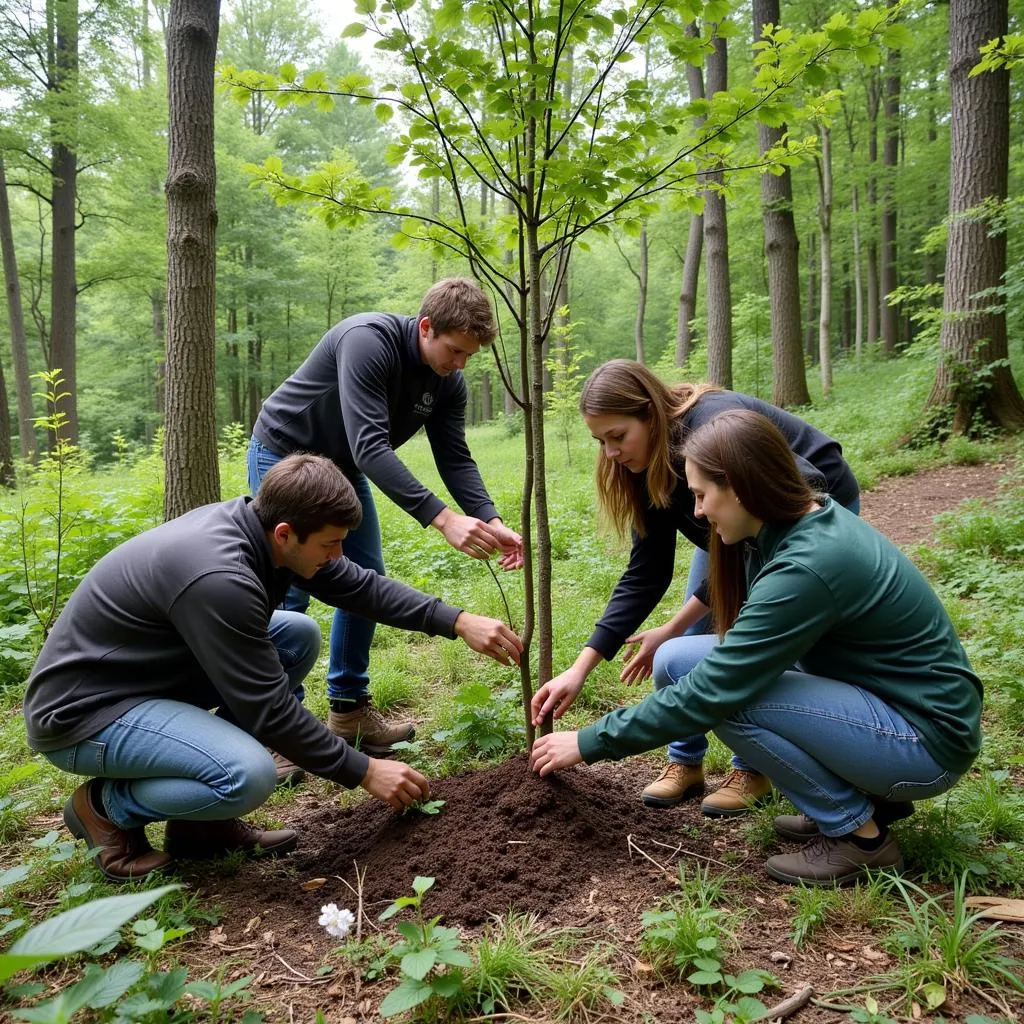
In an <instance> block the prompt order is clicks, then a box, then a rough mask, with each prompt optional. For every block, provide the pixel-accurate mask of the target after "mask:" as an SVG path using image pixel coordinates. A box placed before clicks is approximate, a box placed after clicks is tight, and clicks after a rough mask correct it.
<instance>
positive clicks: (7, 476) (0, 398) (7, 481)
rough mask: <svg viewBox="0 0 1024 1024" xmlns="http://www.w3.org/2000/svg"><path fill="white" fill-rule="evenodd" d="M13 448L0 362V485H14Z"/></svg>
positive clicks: (5, 383) (8, 407) (5, 390)
mask: <svg viewBox="0 0 1024 1024" xmlns="http://www.w3.org/2000/svg"><path fill="white" fill-rule="evenodd" d="M15 483H16V478H15V473H14V449H13V448H12V446H11V407H10V404H9V403H8V401H7V380H6V378H5V377H4V367H3V363H2V362H0V487H14V485H15Z"/></svg>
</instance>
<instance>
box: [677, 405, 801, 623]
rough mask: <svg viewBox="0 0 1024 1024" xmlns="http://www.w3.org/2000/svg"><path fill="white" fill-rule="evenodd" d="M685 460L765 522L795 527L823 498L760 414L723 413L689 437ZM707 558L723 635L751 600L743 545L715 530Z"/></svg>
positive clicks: (780, 436)
mask: <svg viewBox="0 0 1024 1024" xmlns="http://www.w3.org/2000/svg"><path fill="white" fill-rule="evenodd" d="M683 455H684V456H685V458H686V462H687V465H692V466H694V467H696V468H697V469H698V470H699V471H700V473H701V475H702V476H704V477H706V478H707V479H708V480H710V481H711V482H712V483H715V484H717V485H718V486H719V487H731V488H732V489H733V491H734V492H735V494H736V497H737V498H738V499H739V501H740V504H742V506H743V507H744V508H745V509H746V510H747V512H749V513H750V514H751V515H752V516H754V518H755V519H760V520H761V522H763V523H795V522H796V521H797V520H798V519H799V518H800V517H801V516H803V515H804V514H805V513H806V512H807V509H808V507H809V506H810V505H811V503H812V502H813V501H814V500H815V499H816V498H817V497H818V495H817V494H816V493H815V492H814V491H813V490H812V489H811V487H810V486H809V484H808V483H807V481H806V480H805V479H804V478H803V476H802V475H801V473H800V470H799V469H798V468H797V464H796V459H795V458H794V456H793V452H792V450H791V449H790V447H789V442H788V441H787V440H786V438H785V437H784V436H783V434H782V432H781V431H780V430H779V428H778V427H776V426H775V424H774V423H772V421H771V420H769V419H768V418H767V417H765V416H762V415H761V414H760V413H759V412H753V411H751V410H749V409H730V410H727V411H725V412H721V413H719V414H718V415H717V416H716V417H715V418H714V419H713V420H711V421H710V422H709V423H705V424H704V426H702V427H700V428H699V429H697V430H695V431H694V432H693V433H692V434H690V436H689V437H688V438H687V439H686V441H685V443H684V445H683ZM708 553H709V555H710V567H709V569H708V593H709V597H710V603H711V617H712V621H713V622H714V624H715V631H716V632H717V633H718V635H719V636H722V635H724V633H725V631H726V630H727V629H728V628H729V627H730V626H731V625H732V624H733V623H734V622H735V621H736V616H737V615H739V612H740V607H741V605H742V604H743V601H744V599H745V598H746V593H747V586H746V574H745V569H744V564H743V545H742V544H723V543H722V539H721V537H719V536H718V533H717V532H716V531H715V530H711V545H710V547H709V549H708Z"/></svg>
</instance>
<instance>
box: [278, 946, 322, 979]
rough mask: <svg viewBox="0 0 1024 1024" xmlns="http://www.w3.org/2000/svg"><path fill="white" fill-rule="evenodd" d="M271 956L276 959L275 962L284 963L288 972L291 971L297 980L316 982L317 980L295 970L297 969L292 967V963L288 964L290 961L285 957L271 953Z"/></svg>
mask: <svg viewBox="0 0 1024 1024" xmlns="http://www.w3.org/2000/svg"><path fill="white" fill-rule="evenodd" d="M270 955H271V956H272V957H274V959H275V960H280V961H281V963H283V964H284V965H285V967H287V968H288V970H289V971H291V972H292V974H294V975H295V977H296V978H301V979H302V980H303V981H316V979H315V978H310V977H309V976H308V975H306V974H303V973H302V972H301V971H297V970H295V968H294V967H292V965H291V964H290V963H288V961H287V960H285V958H284V957H283V956H279V955H278V954H277V953H271V954H270Z"/></svg>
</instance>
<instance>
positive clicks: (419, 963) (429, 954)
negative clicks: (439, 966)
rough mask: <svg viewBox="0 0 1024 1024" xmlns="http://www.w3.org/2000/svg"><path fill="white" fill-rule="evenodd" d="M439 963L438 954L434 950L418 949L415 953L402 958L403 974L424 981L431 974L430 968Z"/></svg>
mask: <svg viewBox="0 0 1024 1024" xmlns="http://www.w3.org/2000/svg"><path fill="white" fill-rule="evenodd" d="M435 963H437V953H435V952H434V950H432V949H418V950H416V952H415V953H406V954H405V956H403V957H402V962H401V968H402V973H403V974H405V975H408V977H410V978H416V980H417V981H422V980H423V979H424V978H425V977H426V976H427V975H428V974H429V973H430V968H431V967H433V966H434V964H435Z"/></svg>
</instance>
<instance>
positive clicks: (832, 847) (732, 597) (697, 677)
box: [532, 410, 982, 884]
mask: <svg viewBox="0 0 1024 1024" xmlns="http://www.w3.org/2000/svg"><path fill="white" fill-rule="evenodd" d="M684 455H685V459H686V481H687V485H688V486H689V489H690V490H691V491H692V492H693V496H694V502H695V512H696V515H697V516H699V517H703V518H706V519H707V521H708V524H709V526H710V528H711V547H710V573H709V598H710V607H711V611H712V615H713V618H714V623H715V627H716V632H717V636H715V635H711V636H684V637H679V638H677V639H674V640H669V641H667V642H666V643H664V644H662V645H661V647H660V648H659V649H658V652H657V654H656V655H655V658H654V681H655V685H656V686H657V687H658V689H657V690H656V692H655V693H653V694H651V695H650V696H649V697H647V698H646V699H645V700H643V701H641V702H640V703H639V704H637V705H635V706H634V707H631V708H623V709H621V710H618V711H614V712H612V713H611V714H609V715H606V716H605V717H604V718H602V719H600V720H599V721H598V722H596V723H594V724H593V725H591V726H588V727H587V728H585V729H583V730H582V731H580V732H579V733H576V732H559V733H554V734H552V735H550V736H544V737H541V738H540V739H539V740H537V742H536V743H535V744H534V747H533V752H532V764H533V768H534V770H535V771H537V772H539V773H540V774H541V775H546V774H548V773H549V772H552V771H555V770H557V769H560V768H565V767H568V766H570V765H573V764H578V763H580V762H581V761H586V762H587V763H592V762H594V761H598V760H602V759H611V760H618V759H620V758H623V757H626V756H628V755H629V754H635V753H640V752H641V751H645V750H650V749H653V748H655V747H658V746H661V745H662V744H664V743H665V742H667V741H669V740H671V739H674V738H675V737H676V736H680V735H686V734H688V733H703V732H708V731H714V732H715V734H716V735H717V736H718V737H719V738H720V739H721V740H722V741H723V742H724V743H725V744H726V745H728V746H729V747H730V748H731V749H732V750H734V751H735V752H736V753H737V754H738V755H739V756H740V757H742V758H743V760H744V761H745V762H746V763H748V764H750V765H751V766H753V767H754V768H755V769H757V770H758V771H760V772H763V773H764V774H765V775H767V776H768V777H769V778H770V779H771V780H772V782H773V783H774V784H775V786H776V787H777V788H778V789H779V790H780V791H781V792H782V793H783V794H785V795H786V796H787V797H788V798H789V799H790V800H791V801H792V802H793V803H794V804H795V805H796V807H797V809H798V810H799V811H800V812H801V814H798V815H783V816H782V817H780V818H778V819H776V828H777V829H778V831H779V832H780V833H781V834H782V835H784V836H786V837H787V838H791V839H796V840H799V841H804V843H805V845H804V846H803V847H802V848H801V849H800V850H799V851H798V852H797V853H793V854H785V855H780V856H775V857H771V858H769V860H768V863H767V865H766V869H767V871H768V873H769V874H770V875H771V876H772V877H773V878H776V879H778V880H779V881H783V882H791V883H799V882H803V883H807V884H832V883H843V882H848V881H852V880H853V879H855V878H857V877H858V876H859V875H860V874H862V873H863V872H864V871H865V870H866V869H869V868H881V867H892V868H895V869H897V870H898V869H900V868H901V867H902V863H903V862H902V857H901V855H900V850H899V847H898V845H897V843H896V840H895V839H894V838H893V837H892V835H891V834H890V833H889V830H888V825H889V823H890V822H892V821H893V820H895V819H896V818H899V817H904V816H906V815H907V814H909V813H910V812H911V811H912V801H914V800H919V799H925V798H928V797H933V796H937V795H938V794H940V793H943V792H945V791H946V790H947V789H949V788H950V787H951V786H952V785H953V784H954V783H955V782H956V781H957V779H959V777H960V776H961V775H962V774H963V772H964V771H966V770H967V768H968V767H969V766H970V764H971V762H972V761H973V760H974V758H975V756H976V755H977V753H978V750H979V748H980V745H981V735H980V719H981V698H982V688H981V683H980V682H979V680H978V677H977V676H976V675H975V674H974V672H973V671H972V669H971V666H970V663H969V661H968V659H967V655H966V654H965V653H964V650H963V647H962V646H961V645H960V641H959V640H958V639H957V636H956V634H955V632H954V630H953V626H952V623H951V622H950V620H949V617H948V615H947V614H946V612H945V609H943V607H942V604H941V602H940V601H939V599H938V598H937V597H936V595H935V593H934V592H933V591H932V589H931V587H930V586H929V585H928V583H927V582H926V581H925V579H924V577H923V576H922V575H921V574H920V573H919V572H918V570H917V569H916V568H915V567H914V566H913V564H912V563H911V562H910V560H909V559H908V558H907V557H906V556H905V555H903V554H902V552H900V551H899V550H898V549H897V548H896V547H895V546H894V545H893V544H891V543H890V542H889V541H888V540H887V539H886V538H885V537H883V536H882V535H881V534H880V533H878V532H877V531H876V530H875V529H874V528H872V527H871V526H869V525H868V524H867V523H865V522H863V520H861V519H859V518H857V516H855V515H853V514H852V513H850V512H848V511H847V510H846V509H844V508H842V507H841V506H840V505H839V504H837V503H836V502H835V501H834V500H833V499H831V498H828V497H826V496H824V495H820V494H816V493H815V492H814V491H813V490H812V489H811V488H810V486H809V485H808V483H807V482H806V481H805V479H804V478H803V477H802V476H801V475H800V472H799V471H798V469H797V466H796V462H795V460H794V458H793V454H792V452H791V451H790V448H789V446H788V445H787V444H786V441H785V439H784V438H783V436H782V435H781V434H780V432H779V431H778V429H777V428H776V427H775V426H774V425H773V424H772V423H771V422H770V421H769V420H767V419H766V418H765V417H763V416H761V415H760V414H758V413H755V412H750V411H747V410H742V411H739V410H738V411H729V412H723V413H722V414H720V415H719V416H717V417H716V418H715V419H714V420H712V421H711V422H710V423H708V424H706V425H705V426H703V427H701V428H700V429H698V430H696V431H695V432H694V433H693V434H691V435H690V436H689V437H688V438H687V440H686V442H685V447H684ZM745 545H749V546H750V547H752V548H753V549H754V552H755V553H756V555H757V558H755V559H748V560H745V559H744V547H745ZM745 561H748V562H750V564H754V565H757V564H760V568H759V569H758V570H757V573H756V575H755V576H754V578H753V579H752V580H751V581H749V590H748V582H747V580H746V579H745V578H744V564H745Z"/></svg>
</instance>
